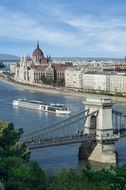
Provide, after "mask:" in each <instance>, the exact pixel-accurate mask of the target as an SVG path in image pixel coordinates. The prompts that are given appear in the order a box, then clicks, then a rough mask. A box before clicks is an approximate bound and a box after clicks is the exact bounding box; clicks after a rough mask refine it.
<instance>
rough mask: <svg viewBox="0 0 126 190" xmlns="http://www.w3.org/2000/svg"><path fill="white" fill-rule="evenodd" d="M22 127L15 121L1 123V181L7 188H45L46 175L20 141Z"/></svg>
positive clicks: (39, 189) (29, 189)
mask: <svg viewBox="0 0 126 190" xmlns="http://www.w3.org/2000/svg"><path fill="white" fill-rule="evenodd" d="M22 133H23V130H22V129H14V126H13V123H2V122H1V123H0V181H1V182H2V184H4V186H5V188H6V190H45V189H46V177H45V174H44V172H43V170H42V169H41V168H40V167H39V166H38V164H37V163H36V162H31V161H30V152H29V151H28V148H27V147H26V146H25V144H23V143H21V142H20V138H21V135H22Z"/></svg>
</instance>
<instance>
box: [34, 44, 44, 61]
mask: <svg viewBox="0 0 126 190" xmlns="http://www.w3.org/2000/svg"><path fill="white" fill-rule="evenodd" d="M32 59H33V61H34V62H41V60H42V59H44V54H43V52H42V50H41V49H40V48H39V42H38V41H37V48H36V49H35V50H34V51H33V54H32Z"/></svg>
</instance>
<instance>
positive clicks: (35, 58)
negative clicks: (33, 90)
mask: <svg viewBox="0 0 126 190" xmlns="http://www.w3.org/2000/svg"><path fill="white" fill-rule="evenodd" d="M43 76H45V77H48V78H51V79H52V80H53V79H54V68H53V67H52V61H51V60H48V59H47V58H45V57H44V54H43V52H42V50H41V49H40V48H39V43H37V48H36V49H35V50H34V51H33V54H32V59H29V58H26V57H25V56H21V59H20V63H19V64H17V65H16V71H15V76H14V79H15V80H16V81H18V82H22V83H29V84H34V83H41V82H42V80H41V79H42V77H43Z"/></svg>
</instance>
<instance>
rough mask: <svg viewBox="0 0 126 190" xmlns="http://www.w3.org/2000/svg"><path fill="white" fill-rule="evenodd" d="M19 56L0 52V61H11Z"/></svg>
mask: <svg viewBox="0 0 126 190" xmlns="http://www.w3.org/2000/svg"><path fill="white" fill-rule="evenodd" d="M19 59H20V58H19V57H18V56H15V55H8V54H0V61H13V60H15V61H16V60H17V61H18V60H19Z"/></svg>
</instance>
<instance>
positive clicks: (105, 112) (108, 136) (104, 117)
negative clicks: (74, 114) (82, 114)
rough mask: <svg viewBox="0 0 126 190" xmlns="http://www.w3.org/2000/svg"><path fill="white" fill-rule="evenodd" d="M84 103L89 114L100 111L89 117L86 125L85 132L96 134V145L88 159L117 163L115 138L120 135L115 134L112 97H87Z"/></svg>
mask: <svg viewBox="0 0 126 190" xmlns="http://www.w3.org/2000/svg"><path fill="white" fill-rule="evenodd" d="M83 103H84V104H85V109H89V114H90V113H93V112H94V111H98V112H97V113H94V114H91V115H89V116H88V117H87V120H86V123H85V127H84V133H85V134H87V135H89V136H90V135H91V136H92V135H95V136H96V146H95V147H94V148H93V149H92V150H91V151H89V152H90V154H89V155H88V159H89V160H92V161H97V162H102V163H116V151H115V140H117V138H118V137H117V136H115V134H113V126H112V106H113V103H112V101H111V99H87V101H86V102H83ZM92 143H94V142H92ZM83 147H84V144H83ZM87 148H88V147H87ZM81 151H82V150H81Z"/></svg>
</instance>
